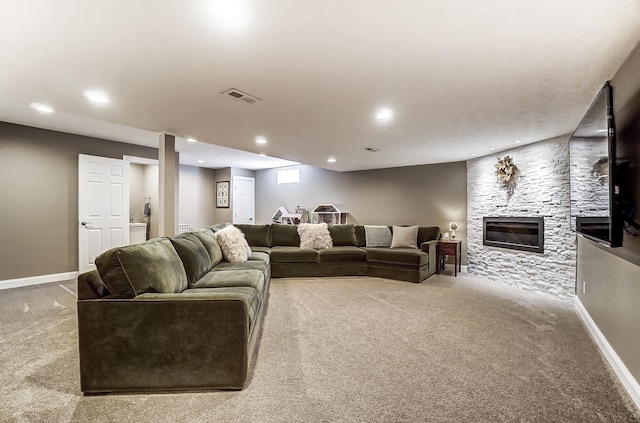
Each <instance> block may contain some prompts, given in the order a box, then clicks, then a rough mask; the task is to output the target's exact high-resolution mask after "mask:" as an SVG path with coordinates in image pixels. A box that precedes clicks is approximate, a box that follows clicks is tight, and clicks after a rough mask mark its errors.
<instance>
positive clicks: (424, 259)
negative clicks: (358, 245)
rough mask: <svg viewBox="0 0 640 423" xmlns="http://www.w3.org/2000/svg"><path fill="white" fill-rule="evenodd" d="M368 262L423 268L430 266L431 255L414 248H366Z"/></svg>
mask: <svg viewBox="0 0 640 423" xmlns="http://www.w3.org/2000/svg"><path fill="white" fill-rule="evenodd" d="M365 251H366V252H367V262H371V263H383V264H392V265H403V266H414V267H421V266H425V265H428V264H429V254H427V253H424V252H422V251H420V250H416V249H413V248H365Z"/></svg>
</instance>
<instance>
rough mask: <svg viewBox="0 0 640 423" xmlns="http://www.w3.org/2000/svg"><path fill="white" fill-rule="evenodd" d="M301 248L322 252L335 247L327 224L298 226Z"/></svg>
mask: <svg viewBox="0 0 640 423" xmlns="http://www.w3.org/2000/svg"><path fill="white" fill-rule="evenodd" d="M298 235H300V248H305V249H313V250H322V249H323V248H331V247H333V240H332V239H331V234H330V233H329V226H327V224H326V223H324V222H323V223H301V224H300V225H299V226H298Z"/></svg>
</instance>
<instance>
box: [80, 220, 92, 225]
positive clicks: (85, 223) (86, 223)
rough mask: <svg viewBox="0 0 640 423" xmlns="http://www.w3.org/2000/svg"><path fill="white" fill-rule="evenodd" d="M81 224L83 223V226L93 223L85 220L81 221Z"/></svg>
mask: <svg viewBox="0 0 640 423" xmlns="http://www.w3.org/2000/svg"><path fill="white" fill-rule="evenodd" d="M80 224H81V225H82V226H87V225H92V223H91V222H85V221H84V220H83V221H82V222H80Z"/></svg>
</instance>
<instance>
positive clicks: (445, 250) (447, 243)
mask: <svg viewBox="0 0 640 423" xmlns="http://www.w3.org/2000/svg"><path fill="white" fill-rule="evenodd" d="M437 254H438V273H440V272H442V271H443V270H444V258H445V256H454V257H455V259H456V260H455V265H454V267H453V275H454V276H456V277H457V276H458V272H459V271H461V270H462V240H461V239H441V240H439V241H438V248H437Z"/></svg>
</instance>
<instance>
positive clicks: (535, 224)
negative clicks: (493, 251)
mask: <svg viewBox="0 0 640 423" xmlns="http://www.w3.org/2000/svg"><path fill="white" fill-rule="evenodd" d="M482 220H483V231H482V244H483V245H488V246H491V247H499V248H508V249H511V250H522V251H530V252H533V253H544V217H484V218H482Z"/></svg>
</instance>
